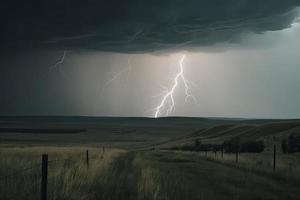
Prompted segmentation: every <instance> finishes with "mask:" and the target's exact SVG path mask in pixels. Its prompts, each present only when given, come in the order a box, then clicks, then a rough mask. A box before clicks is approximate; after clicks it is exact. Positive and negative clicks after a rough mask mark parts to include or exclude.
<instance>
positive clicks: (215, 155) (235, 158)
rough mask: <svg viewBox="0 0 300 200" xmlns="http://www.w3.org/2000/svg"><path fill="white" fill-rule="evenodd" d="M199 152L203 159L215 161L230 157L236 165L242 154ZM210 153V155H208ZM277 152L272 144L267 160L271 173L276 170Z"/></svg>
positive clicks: (222, 150) (221, 150)
mask: <svg viewBox="0 0 300 200" xmlns="http://www.w3.org/2000/svg"><path fill="white" fill-rule="evenodd" d="M199 152H202V153H203V156H204V157H205V158H213V159H215V160H217V159H219V158H221V160H224V159H225V155H227V156H229V155H230V156H231V157H232V162H234V163H236V164H239V163H240V156H241V155H243V153H241V152H239V151H236V152H234V153H225V151H224V149H223V148H222V149H220V150H219V151H213V150H210V151H209V150H207V149H206V150H203V151H199ZM209 152H211V153H209ZM218 153H219V154H220V157H219V156H218ZM277 154H278V152H277V145H276V144H274V145H273V147H272V153H271V154H270V155H269V160H271V161H272V164H271V166H270V167H272V169H273V171H276V169H277V162H278V161H277V156H278V155H277Z"/></svg>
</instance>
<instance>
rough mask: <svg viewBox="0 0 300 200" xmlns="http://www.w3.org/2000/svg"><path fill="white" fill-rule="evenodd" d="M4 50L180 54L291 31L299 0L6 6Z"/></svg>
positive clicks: (33, 1)
mask: <svg viewBox="0 0 300 200" xmlns="http://www.w3.org/2000/svg"><path fill="white" fill-rule="evenodd" d="M1 4H2V6H1V7H2V12H1V13H2V14H1V15H2V16H1V21H2V22H1V23H2V25H1V27H2V28H1V29H2V31H1V40H2V50H3V49H7V48H10V49H24V48H25V49H26V48H46V49H48V48H50V49H52V48H54V49H94V50H100V51H112V52H151V51H156V50H170V49H171V50H173V49H174V50H177V49H188V48H194V47H199V46H200V47H201V46H207V45H212V44H215V43H218V42H237V41H238V40H239V37H240V36H241V34H243V33H248V32H254V33H261V32H265V31H272V30H280V29H284V28H286V27H288V26H289V25H290V23H291V22H292V21H293V20H294V18H295V14H296V13H295V12H293V8H296V7H297V6H300V1H299V0H284V1H283V0H263V1H262V0H151V1H150V0H149V1H146V0H51V1H50V0H43V1H41V0H27V1H21V2H18V3H16V2H14V1H11V3H4V2H2V3H1Z"/></svg>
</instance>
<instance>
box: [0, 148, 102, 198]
mask: <svg viewBox="0 0 300 200" xmlns="http://www.w3.org/2000/svg"><path fill="white" fill-rule="evenodd" d="M104 151H105V148H104V147H103V150H102V155H101V156H103V155H104ZM83 155H85V158H84V159H83V158H82V157H81V158H80V159H79V160H83V161H84V163H85V165H86V168H87V169H88V168H89V165H90V159H91V157H90V155H89V150H86V151H85V154H83ZM75 162H78V157H77V158H76V159H74V158H73V157H70V158H67V159H52V160H51V157H49V156H48V154H42V156H41V161H40V163H37V164H34V165H32V166H30V167H26V168H24V169H21V170H18V171H14V172H11V173H8V174H7V175H4V176H0V188H1V189H2V190H3V191H1V190H0V193H1V196H2V195H4V194H3V192H5V189H6V188H5V186H6V187H7V188H12V187H14V190H15V191H16V192H18V189H19V188H21V187H26V188H27V189H28V190H30V191H31V192H32V193H34V194H35V197H36V199H41V200H47V196H48V195H47V189H48V170H49V167H51V166H54V165H57V164H59V163H64V164H65V163H69V164H74V163H75ZM18 179H22V180H27V179H31V180H32V181H31V182H30V184H28V185H24V181H23V182H22V181H20V180H18ZM18 181H19V182H20V184H19V182H18ZM9 195H11V197H12V196H13V195H15V194H6V198H8V199H10V198H9ZM2 197H3V196H2ZM2 197H1V198H2ZM4 198H5V197H4ZM18 198H20V199H22V197H20V196H19V197H18Z"/></svg>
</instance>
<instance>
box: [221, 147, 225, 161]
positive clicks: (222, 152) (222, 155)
mask: <svg viewBox="0 0 300 200" xmlns="http://www.w3.org/2000/svg"><path fill="white" fill-rule="evenodd" d="M221 158H222V160H223V158H224V149H223V148H222V151H221Z"/></svg>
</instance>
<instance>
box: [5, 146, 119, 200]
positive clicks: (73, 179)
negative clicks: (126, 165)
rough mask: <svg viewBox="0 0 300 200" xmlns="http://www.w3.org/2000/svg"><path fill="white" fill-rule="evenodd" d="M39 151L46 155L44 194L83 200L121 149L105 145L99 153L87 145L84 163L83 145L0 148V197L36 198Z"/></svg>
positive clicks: (38, 192)
mask: <svg viewBox="0 0 300 200" xmlns="http://www.w3.org/2000/svg"><path fill="white" fill-rule="evenodd" d="M43 153H47V154H48V156H49V165H48V198H49V199H82V200H83V199H90V198H91V196H93V195H95V194H94V193H93V192H91V188H92V187H93V184H99V181H98V180H103V176H104V175H105V170H107V168H109V165H110V164H111V162H112V161H113V159H114V158H115V157H117V156H118V155H120V154H121V153H122V151H121V150H117V149H108V150H105V152H104V153H103V152H102V149H97V148H90V149H89V154H90V160H89V167H87V164H86V157H85V155H86V154H85V153H86V148H84V147H26V148H16V147H14V148H1V151H0V156H1V160H0V177H1V180H0V188H1V189H0V193H1V199H39V197H40V181H41V180H40V173H41V166H40V163H41V154H43ZM31 167H32V169H29V170H26V171H23V172H21V173H15V172H19V171H22V170H23V169H27V168H31ZM14 173H15V174H14ZM10 174H13V175H12V176H8V177H5V176H7V175H10ZM96 191H97V190H96ZM96 191H95V192H96Z"/></svg>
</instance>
